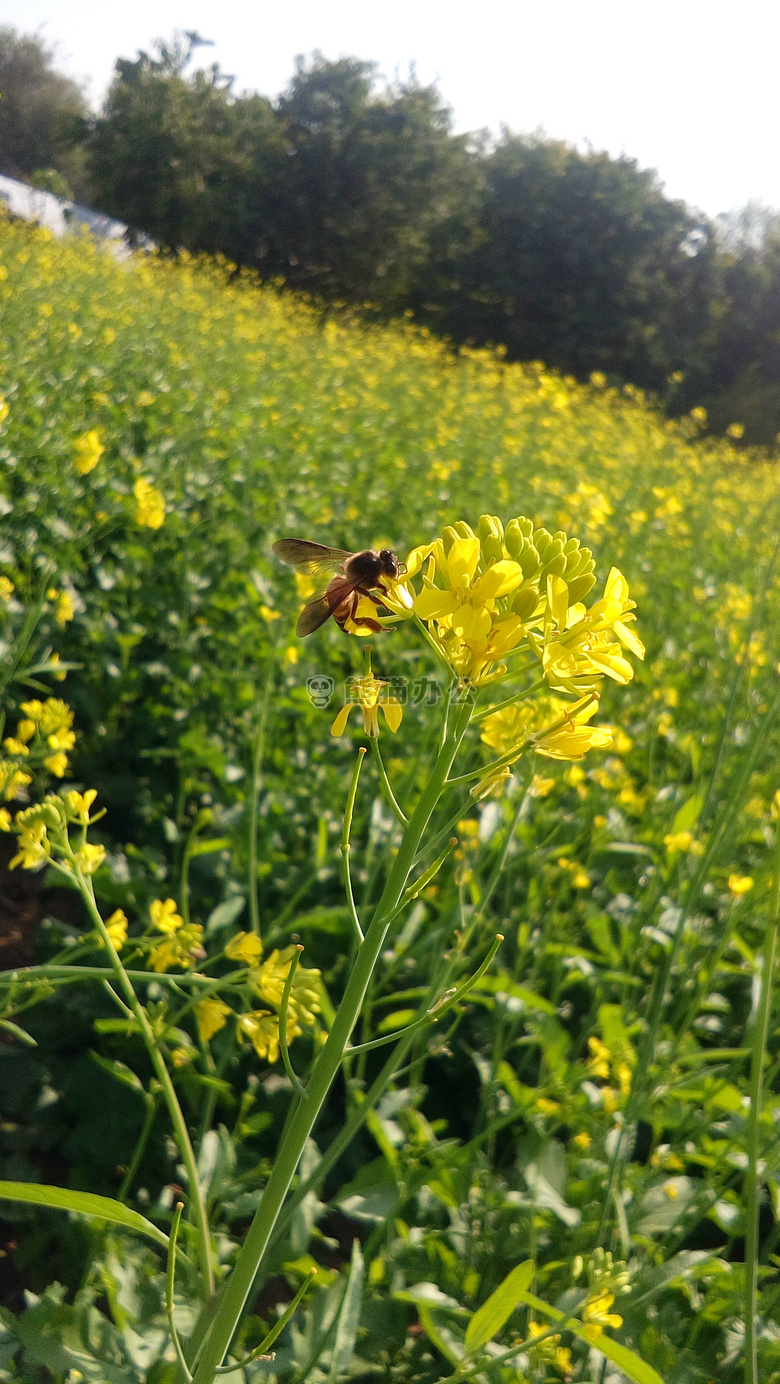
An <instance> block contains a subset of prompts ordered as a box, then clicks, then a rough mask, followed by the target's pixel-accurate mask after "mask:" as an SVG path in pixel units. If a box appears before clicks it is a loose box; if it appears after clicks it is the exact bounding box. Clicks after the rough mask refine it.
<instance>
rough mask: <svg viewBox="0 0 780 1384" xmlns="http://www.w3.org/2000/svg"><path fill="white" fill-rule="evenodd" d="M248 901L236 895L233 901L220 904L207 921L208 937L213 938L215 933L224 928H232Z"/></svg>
mask: <svg viewBox="0 0 780 1384" xmlns="http://www.w3.org/2000/svg"><path fill="white" fill-rule="evenodd" d="M245 904H246V899H245V898H244V896H243V894H235V895H234V896H233V898H232V899H225V900H224V902H223V903H218V904H217V906H216V908H215V909H214V911H213V912H212V913H210V914H209V916H208V918H207V920H206V936H207V937H213V936H214V933H215V932H219V931H220V929H221V928H223V927H230V924H231V923H234V922H235V921H236V919H237V917H238V915H239V914H240V913H241V911H242V910H243V908H244V906H245Z"/></svg>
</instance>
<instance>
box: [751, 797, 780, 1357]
mask: <svg viewBox="0 0 780 1384" xmlns="http://www.w3.org/2000/svg"><path fill="white" fill-rule="evenodd" d="M772 884H773V887H772V907H771V911H770V916H769V919H768V921H767V925H766V934H765V936H764V959H763V964H762V967H761V990H760V993H759V996H758V1004H757V1007H756V1016H755V1023H754V1027H753V1044H752V1047H753V1053H752V1057H751V1062H750V1113H749V1115H748V1135H747V1156H748V1165H747V1173H746V1176H745V1384H758V1341H757V1333H756V1325H757V1321H758V1228H759V1224H758V1220H759V1213H760V1209H761V1205H760V1198H761V1186H762V1183H763V1181H764V1176H763V1173H762V1172H760V1171H759V1153H760V1135H761V1130H760V1120H761V1100H762V1085H763V1075H764V1060H765V1056H766V1044H767V1038H768V1036H769V1022H770V1019H771V1014H772V976H773V974H774V965H775V954H776V951H777V931H778V922H780V822H779V823H778V826H777V831H776V835H775V860H774V879H773V882H772Z"/></svg>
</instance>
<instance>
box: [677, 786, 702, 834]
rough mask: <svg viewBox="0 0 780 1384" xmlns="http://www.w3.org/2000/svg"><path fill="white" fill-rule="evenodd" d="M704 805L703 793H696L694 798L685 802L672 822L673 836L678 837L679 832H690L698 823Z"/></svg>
mask: <svg viewBox="0 0 780 1384" xmlns="http://www.w3.org/2000/svg"><path fill="white" fill-rule="evenodd" d="M703 805H704V799H703V797H702V795H701V793H694V795H693V797H692V798H689V799H688V801H687V802H684V803H683V805H682V807H681V808H680V810H679V812H678V813H677V815H676V817H675V819H674V821H673V822H672V835H676V833H677V832H678V831H690V830H691V828H692V827H693V825H694V823H695V822H696V821H697V819H698V816H699V813H700V812H701V810H702V807H703Z"/></svg>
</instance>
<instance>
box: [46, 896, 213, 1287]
mask: <svg viewBox="0 0 780 1384" xmlns="http://www.w3.org/2000/svg"><path fill="white" fill-rule="evenodd" d="M63 873H67V876H68V878H69V879H71V880H72V879H73V878H74V875H73V874H71V872H70V871H67V872H65V871H63ZM75 879H76V881H77V883H78V887H79V892H80V894H81V896H82V898H83V900H84V902H85V904H86V905H87V908H88V910H89V913H90V915H91V917H92V921H93V923H94V924H95V927H96V928H97V930H98V932H99V933H100V936H101V937H102V939H103V945H104V946H105V948H106V950H107V951H108V955H109V958H110V960H111V965H112V968H113V971H114V974H115V976H116V979H117V982H118V985H119V988H120V990H122V991H123V993H124V996H125V999H126V1000H127V1003H128V1006H129V1007H130V1009H132V1011H133V1015H134V1017H135V1020H136V1023H137V1024H138V1027H139V1029H140V1031H141V1036H142V1037H143V1040H144V1043H145V1045H146V1050H147V1052H148V1053H149V1057H150V1060H151V1063H152V1066H153V1067H154V1074H155V1076H156V1077H157V1080H158V1081H159V1083H160V1087H161V1089H162V1094H163V1099H164V1101H165V1104H166V1105H167V1107H168V1114H169V1115H170V1118H171V1124H172V1125H173V1131H174V1135H175V1138H176V1143H177V1144H178V1147H179V1152H180V1154H181V1156H182V1160H183V1162H184V1166H185V1167H186V1169H187V1178H188V1181H189V1188H190V1198H191V1200H192V1204H193V1206H194V1208H195V1225H196V1228H197V1233H198V1256H199V1260H200V1271H201V1287H202V1292H203V1296H204V1298H206V1299H207V1300H208V1299H209V1298H210V1297H212V1296H213V1294H214V1266H213V1260H212V1254H211V1234H210V1231H209V1223H208V1216H207V1214H206V1203H205V1200H204V1197H203V1191H202V1188H201V1185H200V1177H199V1176H198V1164H197V1160H196V1158H195V1151H194V1149H193V1147H192V1142H191V1140H190V1134H189V1130H188V1129H187V1122H186V1120H185V1118H184V1114H183V1112H182V1108H181V1106H180V1104H179V1098H178V1096H177V1095H176V1090H175V1088H174V1085H173V1081H172V1080H171V1074H170V1072H169V1071H168V1068H167V1066H166V1064H165V1061H164V1059H163V1056H162V1053H161V1052H160V1049H159V1046H158V1043H157V1039H156V1038H155V1036H154V1032H153V1030H152V1026H151V1024H150V1023H149V1019H148V1017H147V1014H146V1010H145V1009H144V1007H143V1005H142V1004H141V1002H140V1000H139V999H138V996H137V995H136V993H135V990H134V989H133V986H132V984H131V982H130V980H129V978H128V975H127V973H126V971H125V968H124V966H123V965H122V962H121V959H120V957H119V954H118V952H117V951H116V948H115V947H114V944H113V942H112V941H111V938H110V937H109V935H108V930H107V928H106V925H105V923H104V922H103V919H102V918H101V916H100V912H99V910H98V906H97V903H96V902H95V894H94V891H93V888H92V881H91V879H89V878H87V877H86V876H84V875H82V873H81V871H80V870H76V871H75Z"/></svg>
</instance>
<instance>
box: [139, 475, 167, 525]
mask: <svg viewBox="0 0 780 1384" xmlns="http://www.w3.org/2000/svg"><path fill="white" fill-rule="evenodd" d="M133 494H134V495H135V498H136V501H137V508H136V512H135V518H136V523H138V524H140V525H141V526H142V528H146V529H160V528H162V526H163V524H164V523H165V497H164V495H163V494H162V491H160V490H156V489H155V487H154V486H153V485H152V483H151V481H147V480H144V478H143V477H142V476H139V477H138V480H137V481H136V483H135V485H134V486H133Z"/></svg>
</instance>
